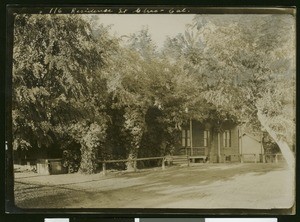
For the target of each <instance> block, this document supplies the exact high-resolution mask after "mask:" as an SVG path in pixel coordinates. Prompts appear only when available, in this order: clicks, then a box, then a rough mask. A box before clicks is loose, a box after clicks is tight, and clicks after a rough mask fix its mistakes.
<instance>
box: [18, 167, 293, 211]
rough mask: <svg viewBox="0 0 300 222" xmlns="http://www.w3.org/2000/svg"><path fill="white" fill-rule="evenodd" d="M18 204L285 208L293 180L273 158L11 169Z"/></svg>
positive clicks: (108, 206) (45, 205) (57, 206)
mask: <svg viewBox="0 0 300 222" xmlns="http://www.w3.org/2000/svg"><path fill="white" fill-rule="evenodd" d="M15 198H16V204H17V206H19V207H21V208H197V209H198V208H201V209H216V208H247V209H271V208H290V207H291V206H292V205H293V202H294V191H293V181H292V177H291V175H290V174H289V172H288V171H287V170H286V168H285V166H283V165H281V164H278V165H275V164H197V165H194V166H191V167H167V168H166V169H165V170H161V169H160V168H156V169H150V170H149V169H148V170H142V171H139V172H133V173H128V172H109V173H108V175H107V176H103V175H102V174H95V175H81V174H66V175H50V176H41V175H38V174H35V173H16V174H15Z"/></svg>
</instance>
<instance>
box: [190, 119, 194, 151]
mask: <svg viewBox="0 0 300 222" xmlns="http://www.w3.org/2000/svg"><path fill="white" fill-rule="evenodd" d="M190 143H191V156H193V122H192V119H191V118H190Z"/></svg>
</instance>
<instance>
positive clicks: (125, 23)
mask: <svg viewBox="0 0 300 222" xmlns="http://www.w3.org/2000/svg"><path fill="white" fill-rule="evenodd" d="M194 16H195V15H193V14H184V15H178V14H176V15H171V14H164V15H157V14H156V15H145V14H140V15H132V14H126V15H119V14H103V15H98V17H99V19H100V22H101V23H103V24H105V25H112V27H111V34H115V35H116V36H119V37H120V36H122V35H129V34H131V33H135V32H137V31H139V30H141V29H142V28H143V27H148V29H149V33H150V34H151V36H152V40H153V41H154V42H155V43H156V45H157V46H158V48H160V47H162V46H163V43H164V40H165V39H166V37H167V36H170V37H174V36H176V35H177V34H178V33H182V32H184V31H185V27H186V24H188V23H191V22H192V19H193V18H194Z"/></svg>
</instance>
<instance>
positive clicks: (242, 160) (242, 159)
mask: <svg viewBox="0 0 300 222" xmlns="http://www.w3.org/2000/svg"><path fill="white" fill-rule="evenodd" d="M240 158H241V163H244V158H243V154H241V155H240Z"/></svg>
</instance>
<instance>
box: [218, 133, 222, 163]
mask: <svg viewBox="0 0 300 222" xmlns="http://www.w3.org/2000/svg"><path fill="white" fill-rule="evenodd" d="M220 140H221V136H220V132H218V163H220V162H221V141H220Z"/></svg>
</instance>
